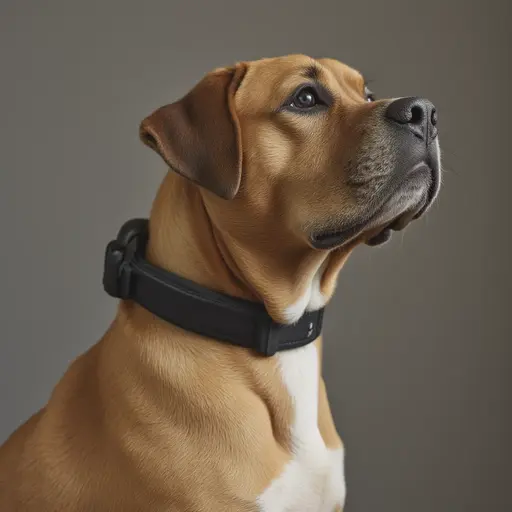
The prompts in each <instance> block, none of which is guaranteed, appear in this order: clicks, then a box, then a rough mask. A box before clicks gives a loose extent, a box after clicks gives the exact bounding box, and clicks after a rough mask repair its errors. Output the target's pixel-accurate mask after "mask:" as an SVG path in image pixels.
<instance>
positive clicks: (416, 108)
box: [386, 98, 437, 143]
mask: <svg viewBox="0 0 512 512" xmlns="http://www.w3.org/2000/svg"><path fill="white" fill-rule="evenodd" d="M386 117H387V118H388V119H390V120H391V121H394V122H395V123H398V124H400V125H402V126H405V127H407V128H409V130H411V132H412V133H414V135H416V136H417V137H419V138H420V139H422V140H424V141H426V142H427V143H429V142H431V141H432V140H433V139H434V138H435V137H436V136H437V111H436V107H435V106H434V105H433V104H432V103H431V102H430V101H428V100H424V99H423V98H400V99H399V100H395V101H393V102H392V103H390V104H389V105H388V108H387V109H386Z"/></svg>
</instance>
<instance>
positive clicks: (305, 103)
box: [290, 86, 320, 109]
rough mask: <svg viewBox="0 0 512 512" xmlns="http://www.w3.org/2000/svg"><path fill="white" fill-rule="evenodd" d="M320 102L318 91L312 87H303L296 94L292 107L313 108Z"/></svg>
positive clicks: (291, 103)
mask: <svg viewBox="0 0 512 512" xmlns="http://www.w3.org/2000/svg"><path fill="white" fill-rule="evenodd" d="M319 103H320V100H319V98H318V93H317V92H316V90H315V89H314V88H313V87H311V86H308V87H303V88H302V89H299V90H298V91H297V92H296V93H295V94H294V95H293V98H292V100H291V102H290V107H293V108H299V109H309V108H313V107H315V106H316V105H318V104H319Z"/></svg>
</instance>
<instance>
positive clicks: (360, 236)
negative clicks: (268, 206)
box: [310, 164, 439, 249]
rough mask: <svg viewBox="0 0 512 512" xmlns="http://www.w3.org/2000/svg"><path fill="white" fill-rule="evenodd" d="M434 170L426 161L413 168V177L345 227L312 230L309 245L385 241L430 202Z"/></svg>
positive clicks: (329, 246)
mask: <svg viewBox="0 0 512 512" xmlns="http://www.w3.org/2000/svg"><path fill="white" fill-rule="evenodd" d="M437 175H438V172H437V170H435V169H434V170H433V169H431V168H430V167H429V166H428V165H426V164H420V165H418V166H416V167H415V168H414V169H413V177H412V178H411V179H410V180H407V181H406V182H405V183H404V184H403V186H402V187H400V188H399V189H398V190H395V191H394V193H393V194H391V196H390V197H388V198H387V199H385V200H384V201H383V205H382V206H381V208H379V209H378V210H377V211H376V212H375V213H373V215H366V216H365V217H364V219H363V220H361V221H360V222H357V223H355V224H351V225H350V226H349V227H347V228H344V229H338V230H336V229H335V230H332V229H331V230H324V231H318V232H316V233H313V234H312V235H311V237H310V243H311V245H312V246H313V247H314V248H316V249H334V248H337V247H341V246H343V245H348V244H355V243H357V242H364V243H366V245H369V246H372V247H375V246H378V245H382V244H384V243H386V242H388V241H389V240H390V239H391V236H392V233H393V231H401V230H403V229H404V228H406V227H407V226H408V225H409V224H410V223H411V222H413V221H414V220H416V219H418V218H419V217H421V216H422V215H423V214H424V213H425V212H426V211H427V210H428V208H429V207H430V205H431V204H432V203H433V201H434V199H435V196H436V195H437V190H438V188H439V184H438V176H437Z"/></svg>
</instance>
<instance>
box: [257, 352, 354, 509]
mask: <svg viewBox="0 0 512 512" xmlns="http://www.w3.org/2000/svg"><path fill="white" fill-rule="evenodd" d="M277 357H278V358H279V363H280V366H281V374H282V378H283V382H284V384H285V385H286V387H287V389H288V392H289V393H290V396H291V398H292V401H293V403H294V406H295V418H294V424H293V428H292V438H293V444H294V447H295V449H294V453H293V458H292V460H291V461H290V462H289V463H288V465H287V466H286V467H285V468H284V470H283V472H282V473H281V475H280V476H279V477H278V478H277V479H276V480H274V481H273V482H272V483H271V484H270V486H269V487H268V488H267V489H266V490H265V491H264V492H263V494H262V495H261V496H260V497H259V501H258V503H259V506H260V510H261V512H334V511H335V510H336V506H340V505H341V507H343V504H344V501H345V476H344V469H343V449H342V448H340V449H338V450H329V449H328V448H327V447H326V446H325V443H324V441H323V439H322V436H321V434H320V431H319V429H318V377H319V375H318V352H317V349H316V346H315V345H313V344H312V343H311V344H309V345H307V346H305V347H302V348H299V349H295V350H291V351H289V352H287V351H285V352H280V353H279V354H278V355H277Z"/></svg>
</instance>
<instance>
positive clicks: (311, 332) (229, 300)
mask: <svg viewBox="0 0 512 512" xmlns="http://www.w3.org/2000/svg"><path fill="white" fill-rule="evenodd" d="M147 241H148V220H147V219H132V220H129V221H128V222H126V223H125V224H124V225H123V226H122V228H121V229H120V230H119V234H118V235H117V238H116V239H115V240H112V241H111V242H110V243H109V244H108V246H107V249H106V253H105V268H104V274H103V287H104V288H105V291H106V292H107V293H108V294H109V295H111V296H112V297H115V298H118V299H125V300H132V301H134V302H136V303H137V304H140V305H141V306H142V307H144V308H145V309H147V310H148V311H150V312H151V313H153V314H155V315H156V316H158V317H160V318H162V319H163V320H166V321H167V322H170V323H172V324H174V325H177V326H178V327H181V328H182V329H185V330H188V331H192V332H195V333H197V334H200V335H203V336H207V337H209V338H214V339H217V340H221V341H225V342H228V343H232V344H233V345H238V346H241V347H246V348H251V349H253V350H255V351H256V352H259V353H260V354H263V355H265V356H272V355H274V354H275V353H276V352H277V351H279V350H288V349H292V348H297V347H302V346H304V345H307V344H308V343H311V342H312V341H314V340H315V339H316V338H317V337H318V336H319V335H320V332H321V330H322V319H323V309H320V310H319V311H314V312H311V313H305V314H304V316H303V317H302V318H301V319H300V320H299V321H298V322H296V323H295V324H293V325H282V324H278V323H276V322H274V320H273V319H272V318H271V317H270V315H269V314H268V313H267V311H266V309H265V307H264V306H263V304H259V303H256V302H251V301H248V300H245V299H239V298H235V297H231V296H229V295H225V294H223V293H219V292H215V291H213V290H210V289H208V288H204V287H203V286H200V285H198V284H196V283H194V282H192V281H189V280H188V279H184V278H183V277H180V276H178V275H176V274H173V273H171V272H167V271H166V270H163V269H161V268H158V267H155V266H154V265H152V264H151V263H149V262H148V261H147V260H146V259H145V258H144V256H145V252H146V245H147Z"/></svg>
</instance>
